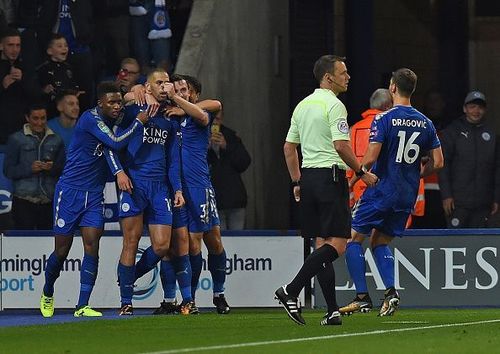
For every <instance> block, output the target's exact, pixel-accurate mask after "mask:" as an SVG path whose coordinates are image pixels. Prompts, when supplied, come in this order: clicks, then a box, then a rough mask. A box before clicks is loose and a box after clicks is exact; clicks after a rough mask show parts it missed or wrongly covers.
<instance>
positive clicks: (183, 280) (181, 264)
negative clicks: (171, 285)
mask: <svg viewBox="0 0 500 354" xmlns="http://www.w3.org/2000/svg"><path fill="white" fill-rule="evenodd" d="M172 263H173V265H174V269H175V275H176V278H177V282H178V283H179V289H180V291H181V296H182V301H183V302H184V303H186V302H189V301H192V300H193V296H192V295H191V278H192V276H193V272H192V270H191V263H190V262H189V255H187V254H186V255H184V256H180V257H174V259H172Z"/></svg>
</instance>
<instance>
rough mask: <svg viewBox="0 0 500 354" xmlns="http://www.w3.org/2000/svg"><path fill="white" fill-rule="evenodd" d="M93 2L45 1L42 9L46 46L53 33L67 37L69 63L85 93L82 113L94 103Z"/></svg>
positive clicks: (81, 96) (41, 37)
mask: <svg viewBox="0 0 500 354" xmlns="http://www.w3.org/2000/svg"><path fill="white" fill-rule="evenodd" d="M92 16H93V13H92V2H91V1H89V0H43V1H42V5H41V8H40V21H39V22H40V27H39V32H38V35H39V38H40V41H41V43H42V45H44V46H45V47H46V46H47V44H48V42H49V39H50V38H51V35H52V34H53V33H59V34H61V35H63V36H64V37H65V38H66V41H67V43H68V47H69V56H68V62H69V63H70V64H71V66H72V67H73V72H74V74H75V81H76V82H77V83H78V84H79V89H80V90H81V91H82V92H85V93H84V94H83V93H82V95H80V96H79V97H78V98H79V100H80V108H81V109H82V111H84V110H86V109H88V108H89V107H90V106H91V105H92V104H93V101H94V70H93V67H94V66H93V58H92V53H91V51H90V44H91V43H92V41H93V36H94V27H93V25H94V24H93V21H94V19H93V17H92Z"/></svg>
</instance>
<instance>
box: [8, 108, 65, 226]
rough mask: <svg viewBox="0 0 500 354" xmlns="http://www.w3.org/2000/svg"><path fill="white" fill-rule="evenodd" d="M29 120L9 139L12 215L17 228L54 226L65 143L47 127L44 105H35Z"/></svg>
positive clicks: (28, 114)
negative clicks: (58, 180)
mask: <svg viewBox="0 0 500 354" xmlns="http://www.w3.org/2000/svg"><path fill="white" fill-rule="evenodd" d="M26 120H27V121H28V123H26V124H25V125H24V127H23V129H21V130H20V131H18V132H16V133H14V134H12V135H11V136H10V137H9V140H8V142H7V149H6V152H5V160H4V166H3V171H4V174H5V176H7V177H8V178H10V179H11V180H12V182H13V185H14V193H13V194H14V196H13V200H12V216H13V219H14V224H15V228H16V229H23V230H31V229H38V230H49V229H51V228H52V221H53V220H52V199H53V197H54V188H55V185H56V182H57V178H58V177H59V175H60V174H61V172H62V168H63V165H64V143H63V141H62V139H61V138H60V137H59V136H57V135H56V134H54V132H53V131H52V130H51V129H49V128H47V112H46V110H45V108H44V107H43V105H33V106H32V107H30V108H29V110H28V113H27V114H26Z"/></svg>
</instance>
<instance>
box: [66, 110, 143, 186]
mask: <svg viewBox="0 0 500 354" xmlns="http://www.w3.org/2000/svg"><path fill="white" fill-rule="evenodd" d="M113 124H114V121H113V120H107V119H104V118H103V117H102V116H101V114H100V110H99V109H98V108H97V107H95V108H93V109H90V110H87V111H85V112H84V113H83V114H82V115H81V116H80V118H79V119H78V122H77V123H76V125H75V131H74V136H73V139H72V140H71V143H70V145H69V148H68V152H67V156H66V164H65V165H64V170H63V173H62V175H61V178H60V179H59V183H63V184H65V185H67V186H70V187H72V188H74V189H77V190H83V191H102V190H103V189H104V184H105V183H106V180H107V179H108V177H109V176H110V172H113V174H116V173H117V172H118V171H119V170H120V169H121V167H120V166H119V162H118V160H117V159H116V157H115V155H114V154H113V150H120V149H122V148H124V147H125V145H126V144H127V143H128V141H129V139H130V138H131V137H132V135H133V134H134V132H136V131H140V130H141V129H142V123H141V122H139V121H138V120H133V121H132V122H131V124H130V126H129V127H128V128H127V129H125V130H124V131H123V132H122V133H121V134H119V135H114V134H113V133H112V131H111V129H110V127H112V126H113ZM108 164H109V166H110V167H112V168H113V170H112V171H110V169H109V168H108V166H107V165H108Z"/></svg>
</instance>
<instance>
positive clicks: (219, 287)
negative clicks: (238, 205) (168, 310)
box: [167, 76, 230, 314]
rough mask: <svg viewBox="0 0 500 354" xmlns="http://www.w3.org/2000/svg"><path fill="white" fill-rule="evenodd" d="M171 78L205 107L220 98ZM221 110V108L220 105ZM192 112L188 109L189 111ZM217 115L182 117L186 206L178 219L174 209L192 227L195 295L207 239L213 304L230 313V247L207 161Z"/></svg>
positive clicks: (181, 221) (210, 107)
mask: <svg viewBox="0 0 500 354" xmlns="http://www.w3.org/2000/svg"><path fill="white" fill-rule="evenodd" d="M171 82H172V83H173V84H174V86H175V91H176V92H177V94H179V95H181V96H182V97H184V98H185V99H187V100H190V101H191V102H192V103H197V104H198V105H199V106H200V107H201V108H203V109H206V110H208V111H211V110H213V109H216V108H217V107H218V108H219V110H220V102H218V101H215V100H207V101H202V102H199V103H198V102H197V99H198V96H199V93H200V92H197V93H196V94H195V95H193V97H191V95H190V90H189V86H188V83H187V81H186V79H185V78H184V77H182V76H173V77H172V78H171ZM216 110H217V109H216ZM186 113H188V112H186ZM167 114H169V115H178V114H179V113H178V111H177V110H176V109H175V108H174V109H171V110H167ZM213 118H214V116H213V115H211V114H210V115H207V116H206V117H204V119H198V118H196V117H193V116H190V115H189V114H186V115H183V116H181V117H180V126H181V136H182V138H181V139H182V147H181V161H182V184H183V188H184V196H185V198H186V206H185V207H184V208H181V209H180V210H179V211H178V215H177V216H178V219H176V214H175V213H174V224H176V225H174V227H177V228H181V227H183V226H184V227H185V226H187V230H189V257H190V262H191V268H192V281H191V292H192V296H193V299H194V298H195V293H196V289H197V287H198V282H199V279H200V274H201V269H202V265H203V260H202V255H201V241H202V239H203V240H204V242H205V245H206V246H207V249H208V269H209V271H210V273H211V275H212V283H213V304H214V305H215V307H216V309H217V312H218V313H219V314H227V313H229V312H230V307H229V305H228V304H227V301H226V298H225V296H224V283H225V281H226V251H225V250H224V246H223V245H222V239H221V234H220V221H219V215H218V213H217V206H216V201H215V192H214V189H213V187H212V184H211V181H210V173H209V168H208V162H207V153H208V142H209V138H210V126H211V124H212V122H213Z"/></svg>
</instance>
